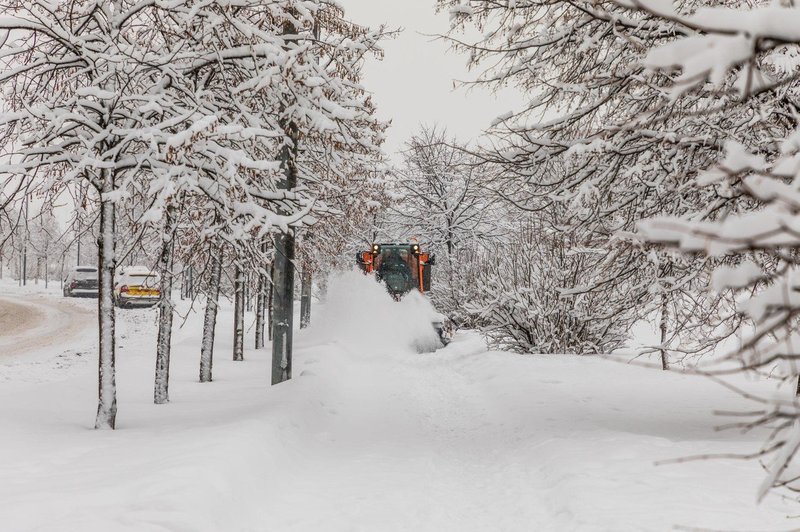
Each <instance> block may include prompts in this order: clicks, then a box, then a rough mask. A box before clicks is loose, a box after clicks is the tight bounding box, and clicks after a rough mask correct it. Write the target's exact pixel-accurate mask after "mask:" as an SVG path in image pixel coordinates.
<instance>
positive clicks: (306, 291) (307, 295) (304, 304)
mask: <svg viewBox="0 0 800 532" xmlns="http://www.w3.org/2000/svg"><path fill="white" fill-rule="evenodd" d="M311 281H312V273H311V269H310V268H308V267H306V268H303V274H302V276H301V277H300V328H301V329H305V328H306V327H308V326H309V325H310V324H311Z"/></svg>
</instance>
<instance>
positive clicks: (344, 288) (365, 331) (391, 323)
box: [309, 271, 439, 354]
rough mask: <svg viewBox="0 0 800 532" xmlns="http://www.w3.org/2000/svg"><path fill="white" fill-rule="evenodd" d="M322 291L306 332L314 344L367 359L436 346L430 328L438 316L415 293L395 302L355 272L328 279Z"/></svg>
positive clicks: (424, 300)
mask: <svg viewBox="0 0 800 532" xmlns="http://www.w3.org/2000/svg"><path fill="white" fill-rule="evenodd" d="M328 286H329V288H328V294H327V298H326V301H325V304H324V305H323V306H321V308H320V314H319V319H318V320H316V321H315V323H314V325H313V326H312V330H311V331H309V332H310V333H311V334H313V335H314V336H315V337H316V338H317V339H319V340H321V341H324V342H338V343H341V344H346V345H348V346H352V347H358V348H359V349H358V351H359V352H364V353H372V354H386V353H396V352H398V350H407V351H409V352H414V351H429V350H432V349H434V348H435V347H436V346H437V345H438V344H439V340H438V337H437V334H436V332H435V331H434V329H433V327H432V325H431V322H432V321H433V320H434V319H435V317H436V316H437V315H438V314H437V312H436V310H435V309H434V308H433V306H432V305H431V303H430V302H429V301H428V300H427V299H426V298H425V297H424V296H422V295H421V294H419V293H418V292H416V291H413V292H411V293H409V294H408V295H406V296H405V297H404V298H403V299H402V300H401V301H395V300H393V299H392V298H391V296H390V295H389V293H388V292H387V291H386V288H385V287H384V286H383V285H382V284H380V283H377V282H375V278H374V277H373V276H371V275H363V274H361V273H360V272H356V271H350V272H342V273H336V274H334V275H332V276H331V279H330V282H329V285H328Z"/></svg>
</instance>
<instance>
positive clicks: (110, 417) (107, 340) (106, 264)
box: [94, 170, 117, 429]
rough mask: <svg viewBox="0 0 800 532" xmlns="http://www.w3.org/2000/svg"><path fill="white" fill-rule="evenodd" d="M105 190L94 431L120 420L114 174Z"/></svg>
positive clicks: (106, 181)
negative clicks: (96, 401)
mask: <svg viewBox="0 0 800 532" xmlns="http://www.w3.org/2000/svg"><path fill="white" fill-rule="evenodd" d="M102 172H103V176H102V177H103V189H102V193H101V203H100V237H99V238H98V239H97V246H98V259H99V260H98V263H99V264H98V268H97V269H98V272H99V284H100V290H99V296H98V298H97V307H98V313H97V316H98V331H99V340H100V342H99V363H98V397H99V399H98V404H97V418H96V419H95V423H94V428H96V429H113V428H114V426H115V424H116V418H117V385H116V379H115V371H116V368H115V360H114V356H115V353H116V350H115V343H114V342H115V338H114V334H115V331H114V325H115V323H114V319H115V309H114V300H113V297H114V270H115V269H116V265H117V264H116V257H115V249H114V236H115V235H114V232H115V227H114V226H115V219H114V217H115V213H114V204H113V203H112V202H111V200H109V199H108V198H106V197H103V196H104V195H105V194H109V193H111V192H112V191H113V190H114V174H113V173H112V172H111V171H109V170H103V171H102Z"/></svg>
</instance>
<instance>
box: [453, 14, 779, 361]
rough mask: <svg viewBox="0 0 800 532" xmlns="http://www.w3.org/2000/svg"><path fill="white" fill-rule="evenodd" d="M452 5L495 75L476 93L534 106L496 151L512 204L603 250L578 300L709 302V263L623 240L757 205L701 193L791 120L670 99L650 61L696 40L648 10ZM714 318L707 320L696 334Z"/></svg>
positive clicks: (496, 142) (477, 62)
mask: <svg viewBox="0 0 800 532" xmlns="http://www.w3.org/2000/svg"><path fill="white" fill-rule="evenodd" d="M438 5H439V7H440V9H442V10H447V11H449V13H450V14H451V17H452V25H453V30H452V32H451V34H450V38H451V40H452V42H453V43H454V46H455V47H456V48H457V49H459V50H462V51H464V52H466V53H468V54H469V60H470V65H471V66H472V67H474V68H476V69H481V74H480V75H479V76H478V79H477V80H476V83H479V84H486V85H490V86H495V87H498V86H503V85H506V84H510V85H514V86H516V87H517V88H519V89H520V90H521V91H522V92H523V93H524V94H525V95H526V96H527V98H528V99H527V103H526V104H525V105H523V106H522V108H521V109H517V110H515V111H514V112H511V113H508V114H504V115H502V116H499V117H498V118H497V120H496V121H495V123H494V124H493V125H492V127H491V130H490V132H489V133H490V140H491V142H489V143H485V145H486V146H487V148H486V149H485V150H484V151H483V152H482V156H483V158H484V159H485V160H486V161H487V162H488V163H491V164H494V165H498V166H500V167H501V168H502V169H503V171H502V173H500V174H498V175H499V182H500V185H499V186H497V187H495V189H496V190H497V192H498V194H501V195H502V196H503V197H504V198H505V200H506V201H507V202H508V204H509V205H510V206H514V207H516V208H519V209H521V210H525V211H529V212H536V211H541V210H546V209H550V208H551V206H552V208H553V209H557V210H558V212H559V213H560V216H561V220H560V221H559V225H560V228H561V230H562V231H564V232H566V233H569V236H568V237H567V240H569V241H571V242H574V245H575V246H578V247H581V248H591V249H595V250H597V251H598V252H601V253H597V254H595V255H594V260H593V261H590V262H589V263H587V264H586V267H587V268H588V269H589V270H591V271H592V273H593V275H591V276H589V277H588V278H586V279H585V281H584V282H585V284H583V285H581V286H574V287H564V288H569V289H570V291H571V293H572V294H574V295H576V296H578V295H580V294H590V293H602V294H605V297H606V298H607V299H608V300H609V302H610V304H611V302H613V304H614V305H617V306H616V307H615V308H614V309H613V312H612V314H613V315H615V316H619V317H620V319H621V323H625V322H626V321H628V320H629V319H631V318H632V317H636V316H639V317H642V316H649V315H652V314H653V313H655V312H660V311H661V310H662V309H663V308H664V302H665V301H666V302H667V303H669V301H673V300H675V299H677V298H688V299H694V300H697V299H701V298H703V297H705V296H704V295H703V294H702V293H701V291H700V287H699V283H697V282H695V280H696V277H697V272H698V271H700V270H703V269H705V274H708V268H707V267H708V261H706V260H704V259H698V262H697V263H696V264H693V265H692V266H691V267H685V265H683V264H681V265H676V266H675V267H672V266H670V256H669V255H668V254H661V255H660V256H658V257H656V258H655V260H654V258H653V256H652V255H653V252H652V250H649V249H646V248H644V247H636V246H628V245H625V244H623V245H618V243H619V242H620V240H618V239H617V238H616V237H617V235H618V234H619V233H620V232H621V231H631V230H633V228H634V226H635V224H636V222H637V221H638V220H640V219H642V218H645V217H650V216H657V215H664V214H669V215H681V214H684V213H688V212H697V213H701V214H700V216H704V217H706V218H708V219H714V218H717V217H720V216H721V215H722V214H723V213H724V212H726V210H727V209H729V208H733V207H736V206H738V204H739V203H744V204H746V203H747V201H746V200H741V199H740V198H739V197H738V196H736V195H717V194H714V193H709V192H708V191H703V190H697V189H695V188H694V187H692V186H690V184H691V182H692V181H693V179H694V177H695V176H696V174H697V171H698V168H702V167H703V166H705V165H707V164H710V163H711V162H713V161H714V160H716V159H717V158H718V157H719V156H720V150H721V148H722V146H723V145H724V143H725V142H726V141H727V140H728V139H731V138H740V137H747V138H751V139H753V140H754V141H756V142H759V143H760V144H762V145H764V146H767V145H768V144H769V140H768V139H770V138H771V137H772V136H773V135H774V134H776V133H777V134H780V132H781V131H783V132H785V131H786V127H787V124H786V123H785V121H776V122H775V123H773V124H769V125H767V124H766V123H765V122H763V121H754V120H753V117H754V115H755V114H756V113H757V111H756V110H755V108H754V106H753V104H752V102H748V101H740V100H738V99H736V98H735V97H733V96H732V95H731V94H729V93H725V92H721V93H720V92H716V91H713V90H709V91H699V92H696V93H692V94H688V95H686V96H685V97H684V98H678V99H675V98H668V97H665V96H668V91H669V89H667V88H665V86H664V83H663V82H664V80H665V76H664V74H663V73H654V72H652V71H648V70H646V68H645V67H644V66H643V64H642V61H643V59H644V58H645V57H646V55H647V53H648V51H649V50H651V49H652V48H654V47H657V46H659V45H662V44H664V43H669V42H672V41H674V40H676V39H678V38H681V37H683V36H687V35H690V34H693V33H694V32H695V29H692V28H687V27H685V26H682V25H681V24H679V23H677V22H676V21H673V20H670V19H669V18H663V17H658V16H657V15H656V14H654V13H652V12H649V11H647V10H640V11H637V12H635V13H634V12H633V11H632V10H631V9H630V5H629V4H628V3H626V2H623V1H619V2H615V1H612V0H609V1H594V0H581V1H578V2H546V1H542V0H517V1H515V2H494V1H491V0H440V1H439V2H438ZM694 5H695V4H692V6H694ZM694 8H695V7H690V6H687V7H686V9H687V10H691V9H694ZM466 26H473V27H476V28H477V29H478V30H479V35H480V37H478V38H477V39H476V40H473V41H465V40H463V38H462V37H461V34H460V31H461V29H463V28H464V27H466ZM687 79H688V78H687ZM712 101H713V102H714V104H715V106H714V107H713V110H712V109H709V108H708V105H709V103H711V102H712ZM775 103H776V105H778V107H780V109H782V111H781V112H786V111H788V107H787V105H786V104H785V103H779V102H775ZM700 110H706V111H708V112H704V113H702V114H700V113H699V112H698V111H700ZM776 111H778V109H776ZM682 260H683V261H684V262H685V261H687V260H689V259H688V258H684V259H682ZM667 272H671V273H667ZM683 275H685V277H683ZM662 296H663V297H662ZM719 304H720V302H719V301H717V300H712V301H709V302H708V303H707V304H704V306H707V307H708V308H716V307H717V306H718V305H719ZM610 310H611V309H610ZM707 318H708V314H707V313H704V314H703V316H702V318H701V319H699V320H698V322H697V323H696V325H700V324H701V323H702V322H704V321H705V320H706V319H707ZM673 325H674V324H673ZM713 328H714V327H713V326H712V327H711V329H713ZM706 345H707V344H706ZM698 349H701V350H702V349H703V348H701V347H698Z"/></svg>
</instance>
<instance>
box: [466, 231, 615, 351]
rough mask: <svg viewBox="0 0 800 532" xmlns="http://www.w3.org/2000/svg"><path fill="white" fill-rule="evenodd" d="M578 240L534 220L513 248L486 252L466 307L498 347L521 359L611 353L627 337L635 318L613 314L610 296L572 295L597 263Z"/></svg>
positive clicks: (504, 245) (511, 242)
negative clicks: (524, 356) (538, 355)
mask: <svg viewBox="0 0 800 532" xmlns="http://www.w3.org/2000/svg"><path fill="white" fill-rule="evenodd" d="M593 255H594V252H593V250H590V249H581V248H580V247H579V246H577V243H576V242H575V241H574V240H571V239H570V238H569V237H568V236H566V237H565V234H563V233H561V232H560V231H558V230H557V229H556V228H554V227H552V226H548V225H547V224H545V223H543V222H542V221H541V220H537V219H535V218H530V219H528V220H527V221H525V222H523V223H522V224H521V225H520V226H519V227H518V228H517V230H516V231H515V232H514V235H513V236H512V237H511V238H510V239H508V241H506V242H504V243H502V244H500V245H498V246H496V247H494V248H493V249H491V250H486V252H485V253H483V254H482V257H481V260H480V267H478V268H476V271H475V275H474V280H472V284H473V289H474V291H475V293H474V296H473V298H472V299H467V300H465V301H464V303H463V305H464V307H465V308H466V310H467V311H468V312H469V313H470V314H471V315H472V319H473V320H474V321H475V323H477V324H478V325H479V326H480V329H481V330H482V331H483V332H484V333H485V334H486V335H487V336H488V338H489V339H490V341H491V342H492V343H493V344H494V345H495V346H497V347H500V348H503V349H509V350H512V351H517V352H520V353H574V354H587V353H606V352H609V351H611V350H613V349H615V348H616V347H619V346H620V345H621V343H622V342H623V341H624V340H625V338H626V331H627V328H628V325H629V324H630V318H629V317H628V316H625V315H621V314H613V313H609V312H608V308H609V306H608V303H609V302H608V300H607V298H606V296H605V295H601V294H598V293H595V292H587V293H581V294H570V293H568V288H570V287H574V286H578V285H582V284H585V283H586V282H587V281H588V277H587V276H588V275H590V274H591V271H592V269H591V268H590V265H591V264H592V263H593V261H594V260H596V258H595V257H594V256H593Z"/></svg>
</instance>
